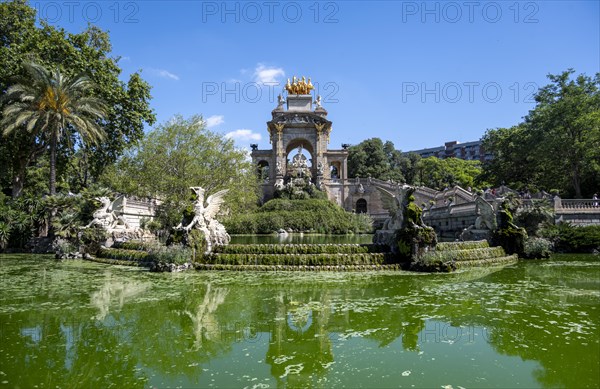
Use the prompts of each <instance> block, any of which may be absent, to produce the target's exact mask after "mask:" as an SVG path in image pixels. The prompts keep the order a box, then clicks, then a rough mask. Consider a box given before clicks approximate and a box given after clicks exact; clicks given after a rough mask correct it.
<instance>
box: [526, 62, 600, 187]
mask: <svg viewBox="0 0 600 389" xmlns="http://www.w3.org/2000/svg"><path fill="white" fill-rule="evenodd" d="M574 72H575V71H574V70H573V69H569V70H567V71H565V72H563V73H561V74H557V75H552V74H550V75H548V78H549V79H550V81H552V83H551V84H548V85H546V86H545V87H543V88H541V89H540V90H539V91H538V93H537V94H536V96H535V101H536V103H537V105H536V107H535V108H534V109H533V110H532V111H530V112H529V115H527V117H526V118H525V122H526V123H527V124H528V127H529V130H530V132H531V137H532V138H533V139H538V142H537V147H535V148H534V149H533V151H534V153H533V154H534V156H535V161H536V162H537V163H538V166H537V167H538V169H537V170H538V171H541V172H543V173H544V174H543V178H542V180H543V181H542V183H543V184H545V185H549V184H551V182H553V181H554V182H556V179H557V178H560V177H565V178H567V180H568V181H570V182H568V181H567V182H564V181H563V180H561V181H563V182H564V183H563V185H564V186H567V185H568V186H570V187H571V189H572V193H573V194H574V195H575V197H577V198H580V197H581V196H582V184H583V181H585V180H586V177H589V176H592V177H595V178H596V179H595V180H593V181H595V183H596V184H600V179H599V178H598V177H600V93H599V88H600V73H597V74H596V76H595V78H593V79H592V78H590V77H587V76H585V75H579V76H577V78H576V79H574V80H572V79H571V74H573V73H574ZM569 184H570V185H569Z"/></svg>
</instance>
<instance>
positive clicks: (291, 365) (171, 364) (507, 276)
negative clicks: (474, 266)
mask: <svg viewBox="0 0 600 389" xmlns="http://www.w3.org/2000/svg"><path fill="white" fill-rule="evenodd" d="M0 276H1V278H0V279H1V298H2V303H1V306H0V339H1V342H0V388H12V387H21V388H36V387H38V388H42V387H45V388H47V387H52V388H56V387H62V388H75V387H85V388H136V387H184V388H188V387H234V388H243V387H248V388H276V387H277V388H278V387H302V388H304V387H321V388H331V387H409V388H410V387H430V388H442V387H444V388H450V387H452V388H455V389H456V388H484V387H496V388H517V387H523V388H532V387H570V388H575V387H577V388H578V387H597V386H598V385H599V380H600V378H599V377H600V367H599V364H600V344H599V338H600V333H599V331H600V328H599V326H600V258H599V257H598V256H591V255H590V256H555V257H553V258H552V259H551V260H547V261H531V262H519V263H517V264H515V265H511V266H508V267H505V268H501V269H498V268H489V269H479V270H472V271H464V272H460V273H455V274H415V273H409V272H396V273H392V272H389V273H295V272H285V273H254V272H247V273H238V272H203V273H202V272H188V273H179V274H153V273H149V272H147V271H144V270H142V269H138V268H129V267H118V266H107V265H102V264H96V263H91V262H84V261H71V262H62V263H57V262H54V261H53V260H51V259H50V257H48V256H31V255H0Z"/></svg>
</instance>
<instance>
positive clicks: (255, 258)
mask: <svg viewBox="0 0 600 389" xmlns="http://www.w3.org/2000/svg"><path fill="white" fill-rule="evenodd" d="M393 259H394V258H393V257H392V255H391V254H389V253H349V254H334V253H320V254H279V253H272V254H218V253H213V254H210V255H208V256H205V257H204V260H203V262H204V263H206V264H211V265H217V264H220V265H286V266H318V265H321V266H332V265H335V266H340V265H383V264H391V263H393V262H394V260H393Z"/></svg>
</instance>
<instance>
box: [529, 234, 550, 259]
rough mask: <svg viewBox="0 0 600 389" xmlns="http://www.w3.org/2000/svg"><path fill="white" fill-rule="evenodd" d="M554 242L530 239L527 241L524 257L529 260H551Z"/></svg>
mask: <svg viewBox="0 0 600 389" xmlns="http://www.w3.org/2000/svg"><path fill="white" fill-rule="evenodd" d="M551 253H552V242H550V241H549V240H547V239H544V238H535V237H534V238H528V239H527V240H526V241H525V247H524V250H523V257H525V258H529V259H539V258H550V254H551Z"/></svg>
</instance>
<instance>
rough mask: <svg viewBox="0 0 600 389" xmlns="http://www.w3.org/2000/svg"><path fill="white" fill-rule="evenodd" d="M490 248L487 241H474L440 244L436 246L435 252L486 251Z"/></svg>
mask: <svg viewBox="0 0 600 389" xmlns="http://www.w3.org/2000/svg"><path fill="white" fill-rule="evenodd" d="M488 247H490V245H489V243H488V241H487V240H472V241H465V242H440V243H438V244H437V245H436V246H435V251H451V250H470V249H484V248H488Z"/></svg>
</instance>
